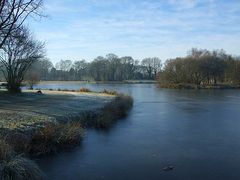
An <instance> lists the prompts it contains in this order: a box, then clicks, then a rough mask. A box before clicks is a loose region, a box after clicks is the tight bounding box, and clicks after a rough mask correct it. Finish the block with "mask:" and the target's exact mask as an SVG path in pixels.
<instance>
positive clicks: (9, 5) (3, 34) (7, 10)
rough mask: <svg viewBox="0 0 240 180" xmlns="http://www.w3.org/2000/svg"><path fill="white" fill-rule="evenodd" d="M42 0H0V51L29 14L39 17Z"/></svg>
mask: <svg viewBox="0 0 240 180" xmlns="http://www.w3.org/2000/svg"><path fill="white" fill-rule="evenodd" d="M42 3H43V1H42V0H0V49H1V48H2V47H3V45H4V43H5V41H6V40H7V38H8V37H10V36H11V35H12V34H13V32H14V31H15V30H17V29H18V28H19V27H21V25H22V24H23V22H24V21H25V20H26V18H27V17H28V16H29V15H31V14H37V15H40V14H41V13H40V12H39V9H40V7H41V6H42Z"/></svg>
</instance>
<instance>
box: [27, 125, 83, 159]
mask: <svg viewBox="0 0 240 180" xmlns="http://www.w3.org/2000/svg"><path fill="white" fill-rule="evenodd" d="M83 134H84V130H83V128H82V127H81V124H80V122H68V123H64V124H54V123H52V124H48V125H46V126H45V127H43V128H42V129H41V130H39V131H38V132H36V133H35V134H34V136H33V138H32V141H31V143H30V144H29V149H28V151H29V153H30V154H31V155H34V156H40V155H45V154H51V153H54V152H56V151H58V150H59V148H69V147H73V146H76V145H78V144H79V143H80V142H81V138H82V136H83Z"/></svg>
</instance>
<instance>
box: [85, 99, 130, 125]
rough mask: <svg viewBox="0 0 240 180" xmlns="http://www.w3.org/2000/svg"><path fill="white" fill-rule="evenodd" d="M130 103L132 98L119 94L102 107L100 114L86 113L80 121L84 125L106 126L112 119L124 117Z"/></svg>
mask: <svg viewBox="0 0 240 180" xmlns="http://www.w3.org/2000/svg"><path fill="white" fill-rule="evenodd" d="M132 105H133V98H132V97H131V96H127V95H122V94H119V95H118V96H117V97H115V99H114V100H113V101H111V102H110V103H108V104H107V105H106V106H105V107H104V108H103V109H102V113H101V114H100V115H96V114H95V115H94V113H88V114H86V117H85V118H83V120H82V123H83V125H84V126H86V127H89V126H90V127H95V128H108V127H109V126H110V125H111V124H112V123H113V122H114V120H117V119H119V118H122V117H124V116H125V115H126V114H127V113H128V111H129V110H130V109H131V107H132Z"/></svg>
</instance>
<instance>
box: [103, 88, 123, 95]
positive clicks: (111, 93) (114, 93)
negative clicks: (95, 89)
mask: <svg viewBox="0 0 240 180" xmlns="http://www.w3.org/2000/svg"><path fill="white" fill-rule="evenodd" d="M102 93H104V94H109V95H119V93H118V92H117V91H109V90H106V89H104V90H103V91H102Z"/></svg>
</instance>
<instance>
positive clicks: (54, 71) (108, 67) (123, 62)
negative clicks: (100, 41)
mask: <svg viewBox="0 0 240 180" xmlns="http://www.w3.org/2000/svg"><path fill="white" fill-rule="evenodd" d="M161 67H162V63H161V60H160V59H159V58H157V57H154V58H144V59H143V60H142V61H138V60H135V59H133V58H132V57H131V56H124V57H118V56H117V55H115V54H108V55H106V56H105V57H103V56H98V57H97V58H95V59H94V60H93V61H91V62H87V61H86V60H79V61H71V60H60V61H59V62H57V63H56V64H55V65H54V64H53V63H52V62H51V61H50V60H49V59H41V60H39V61H38V62H36V63H35V64H33V66H32V68H31V69H30V70H29V71H28V73H27V74H26V79H31V78H35V79H39V80H42V81H124V80H155V79H156V76H157V74H158V72H160V70H161Z"/></svg>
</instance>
